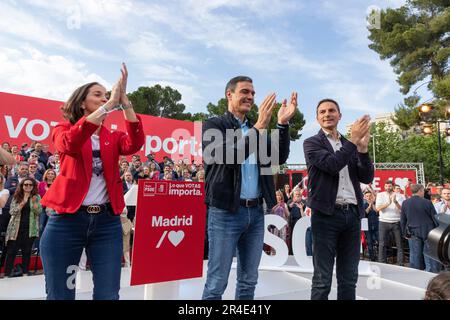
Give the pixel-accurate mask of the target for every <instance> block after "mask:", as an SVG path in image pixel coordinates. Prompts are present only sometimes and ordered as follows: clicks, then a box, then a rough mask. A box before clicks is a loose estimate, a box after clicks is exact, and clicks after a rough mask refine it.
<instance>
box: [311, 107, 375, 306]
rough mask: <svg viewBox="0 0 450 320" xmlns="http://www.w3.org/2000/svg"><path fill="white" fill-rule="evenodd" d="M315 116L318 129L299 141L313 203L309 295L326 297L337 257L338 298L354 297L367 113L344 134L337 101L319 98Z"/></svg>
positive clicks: (369, 176)
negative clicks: (301, 146) (311, 274)
mask: <svg viewBox="0 0 450 320" xmlns="http://www.w3.org/2000/svg"><path fill="white" fill-rule="evenodd" d="M316 117H317V121H318V123H319V124H320V126H321V129H320V131H319V133H318V134H316V135H315V136H312V137H310V138H308V139H306V140H305V142H304V144H303V149H304V153H305V159H306V164H307V167H308V200H307V205H308V207H310V208H311V209H312V216H311V231H312V235H313V264H314V276H313V279H312V289H311V299H312V300H326V299H328V295H329V293H330V289H331V280H332V276H333V266H334V259H335V258H336V277H337V282H338V289H337V298H338V300H344V299H345V300H354V299H355V298H356V294H355V290H356V282H357V280H358V264H359V253H360V236H361V218H362V217H364V213H365V212H364V202H363V195H362V192H361V188H360V182H362V183H365V184H368V183H370V182H372V180H373V175H374V169H373V165H372V162H371V160H370V158H369V154H368V150H367V147H368V144H369V141H370V118H369V116H367V115H366V116H364V117H362V118H361V119H359V120H357V121H356V122H355V123H353V125H352V128H351V138H350V140H347V139H346V138H344V137H343V136H342V135H341V134H340V133H339V132H338V130H337V125H338V123H339V120H340V119H341V117H342V114H341V112H340V108H339V105H338V103H337V102H336V101H334V100H332V99H324V100H322V101H320V102H319V104H318V105H317V109H316Z"/></svg>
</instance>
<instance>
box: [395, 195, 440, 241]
mask: <svg viewBox="0 0 450 320" xmlns="http://www.w3.org/2000/svg"><path fill="white" fill-rule="evenodd" d="M400 225H401V227H402V232H403V234H404V235H406V227H408V228H409V232H410V233H411V235H413V236H416V237H418V238H420V239H422V240H424V241H425V240H427V238H428V233H429V232H430V231H431V230H432V229H434V228H436V227H437V226H438V223H437V221H436V210H435V209H434V206H433V204H432V203H431V201H430V200H427V199H425V198H421V197H419V196H417V195H415V196H412V197H411V198H409V199H406V200H405V201H403V203H402V211H401V220H400Z"/></svg>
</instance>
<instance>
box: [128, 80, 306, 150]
mask: <svg viewBox="0 0 450 320" xmlns="http://www.w3.org/2000/svg"><path fill="white" fill-rule="evenodd" d="M128 98H129V99H130V100H131V102H132V103H133V106H134V110H135V111H136V112H137V113H141V114H147V115H152V116H158V117H164V118H170V119H177V120H186V121H205V120H207V119H208V118H210V117H213V116H221V115H224V114H225V112H226V111H227V110H228V101H227V99H225V98H222V99H220V100H219V101H218V102H217V104H213V103H211V102H210V103H208V105H207V106H206V111H207V112H198V113H194V114H191V113H189V112H184V110H185V109H186V106H185V105H184V104H182V103H181V102H180V101H181V98H182V97H181V94H180V93H179V92H178V91H177V90H175V89H172V88H171V87H168V86H167V87H162V86H160V85H159V84H157V85H155V86H153V87H139V88H138V89H137V90H136V91H134V92H132V93H130V94H128ZM280 107H281V104H278V105H277V106H276V107H275V110H274V111H273V114H272V119H271V122H270V124H269V129H274V128H276V125H277V112H278V110H279V109H280ZM247 116H248V118H249V119H250V120H251V121H252V122H253V123H255V122H256V120H257V119H258V106H257V105H253V107H252V109H251V110H250V112H249V114H248V115H247ZM304 125H305V120H304V117H303V114H302V113H301V112H300V111H298V110H297V111H296V112H295V115H294V117H293V118H292V120H291V121H290V124H289V136H290V138H291V140H292V141H294V140H297V139H299V138H300V136H301V134H299V133H298V132H299V131H300V130H301V129H302V128H303V126H304Z"/></svg>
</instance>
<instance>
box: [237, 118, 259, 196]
mask: <svg viewBox="0 0 450 320" xmlns="http://www.w3.org/2000/svg"><path fill="white" fill-rule="evenodd" d="M236 119H237V118H236ZM237 120H238V121H239V124H240V125H241V130H242V134H243V135H247V133H248V130H249V129H250V127H249V126H248V120H247V119H245V121H244V122H242V121H241V120H240V119H237ZM241 175H242V179H241V199H256V198H259V197H260V195H261V191H260V190H259V170H258V164H257V162H256V156H255V154H254V153H252V154H250V156H249V157H248V158H247V159H245V162H244V163H243V164H242V165H241Z"/></svg>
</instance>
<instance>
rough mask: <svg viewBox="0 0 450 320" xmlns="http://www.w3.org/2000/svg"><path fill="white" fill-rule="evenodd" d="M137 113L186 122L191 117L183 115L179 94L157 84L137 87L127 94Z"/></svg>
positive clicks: (184, 107)
mask: <svg viewBox="0 0 450 320" xmlns="http://www.w3.org/2000/svg"><path fill="white" fill-rule="evenodd" d="M128 98H129V99H130V100H131V102H132V103H133V106H134V110H135V111H136V112H137V113H141V114H148V115H152V116H158V117H164V118H171V119H178V120H188V119H190V117H191V115H190V114H186V113H184V110H185V109H186V106H185V105H184V104H182V103H180V101H181V94H180V93H179V92H178V91H177V90H175V89H172V88H171V87H169V86H167V87H164V88H163V87H162V86H160V85H159V84H157V85H154V86H153V87H139V88H138V89H137V90H136V91H134V92H132V93H130V94H128Z"/></svg>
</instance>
